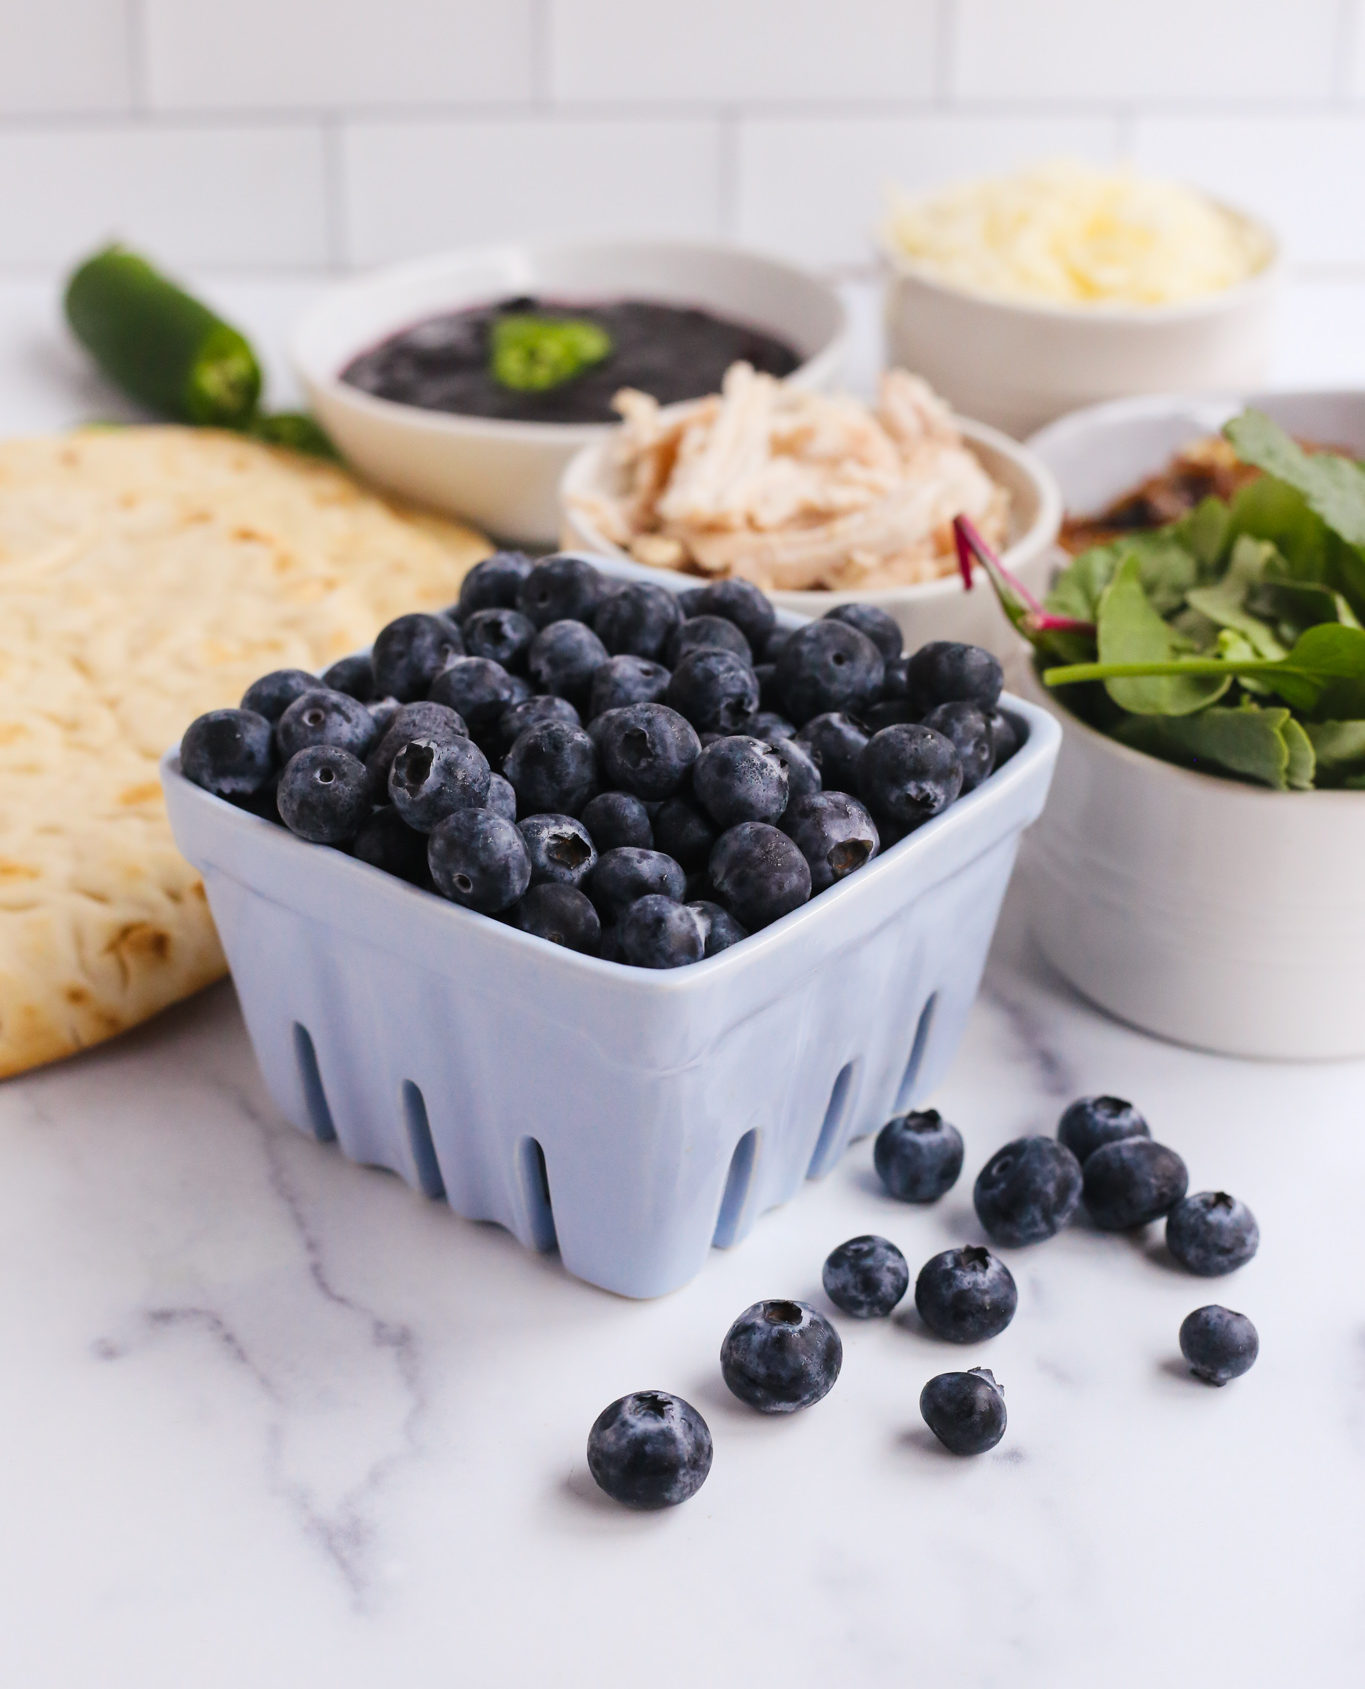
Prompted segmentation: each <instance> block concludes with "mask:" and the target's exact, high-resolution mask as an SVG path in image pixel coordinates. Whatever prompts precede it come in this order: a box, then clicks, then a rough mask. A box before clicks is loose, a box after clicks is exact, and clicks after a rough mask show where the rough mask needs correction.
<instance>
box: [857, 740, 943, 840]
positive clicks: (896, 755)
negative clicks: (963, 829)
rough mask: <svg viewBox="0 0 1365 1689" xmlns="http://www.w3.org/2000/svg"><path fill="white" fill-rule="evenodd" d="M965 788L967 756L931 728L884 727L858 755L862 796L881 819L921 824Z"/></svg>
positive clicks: (859, 791)
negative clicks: (963, 777) (963, 781)
mask: <svg viewBox="0 0 1365 1689" xmlns="http://www.w3.org/2000/svg"><path fill="white" fill-rule="evenodd" d="M961 790H962V760H961V758H960V757H959V756H958V754H957V748H956V746H955V745H954V744H953V743H952V741H951V740H949V739H945V738H944V737H943V735H942V734H941V733H935V732H934V730H933V728H931V727H915V726H911V725H909V724H906V725H904V726H901V727H883V728H882V730H881V731H880V732H879V733H874V734H873V736H872V737H871V738H870V739H869V740H868V742H867V749H866V750H865V751H864V752H863V754H862V756H861V757H860V758H859V759H858V795H859V796H860V797H861V798H862V800H863V802H864V803H865V804H866V805H867V807H868V808H869V809H870V810H871V811H872V813H873V814H874V815H875V816H876V817H877V819H878V820H879V821H880V820H882V818H883V817H885V818H886V819H888V820H891V821H899V822H900V823H901V824H902V826H905V827H918V826H919V825H920V824H921V823H922V822H925V821H928V820H929V819H930V818H931V817H932V816H935V815H938V814H939V813H940V812H941V811H942V810H945V809H947V807H948V805H949V804H950V803H952V802H953V801H954V800H955V799H956V798H957V795H958V793H959V792H960V791H961Z"/></svg>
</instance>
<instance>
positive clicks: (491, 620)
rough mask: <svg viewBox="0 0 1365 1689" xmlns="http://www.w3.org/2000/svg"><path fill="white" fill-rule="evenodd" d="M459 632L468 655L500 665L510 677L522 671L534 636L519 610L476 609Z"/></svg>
mask: <svg viewBox="0 0 1365 1689" xmlns="http://www.w3.org/2000/svg"><path fill="white" fill-rule="evenodd" d="M461 632H462V633H463V634H464V648H465V651H466V653H467V654H468V655H469V656H471V657H487V658H488V659H489V660H490V661H491V662H494V663H500V664H501V665H502V667H503V668H505V669H506V670H507V671H508V672H509V674H521V673H524V672H525V669H526V654H527V652H528V651H529V650H530V649H531V641H532V640H533V639H534V638H535V637H536V628H535V623H534V622H531V621H528V620H527V619H526V617H525V616H523V615H522V613H521V611H520V610H506V609H502V608H500V607H499V608H494V609H489V610H475V611H474V613H473V615H471V616H466V617H465V620H464V623H463V625H462V627H461Z"/></svg>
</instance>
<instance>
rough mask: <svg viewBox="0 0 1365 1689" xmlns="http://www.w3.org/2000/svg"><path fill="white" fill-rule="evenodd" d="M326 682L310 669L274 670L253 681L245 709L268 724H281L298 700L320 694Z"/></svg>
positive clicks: (244, 698)
mask: <svg viewBox="0 0 1365 1689" xmlns="http://www.w3.org/2000/svg"><path fill="white" fill-rule="evenodd" d="M322 685H323V682H322V681H320V680H319V679H318V677H317V676H316V675H315V674H309V673H308V671H307V670H306V669H272V670H271V671H270V673H269V674H263V675H262V676H261V678H260V679H259V680H253V681H252V683H251V685H250V686H248V687H247V689H246V691H245V692H243V694H242V706H241V707H242V708H243V709H244V710H254V711H255V713H256V714H257V715H263V716H264V717H265V719H266V720H267V721H278V720H279V719H280V717H281V716H282V715H283V714H284V712H285V711H286V710H287V709H288V708H289V706H290V705H291V704H292V703H293V702H294V700H295V698H302V696H303V695H304V693H305V692H316V691H317V690H318V688H319V687H320V686H322Z"/></svg>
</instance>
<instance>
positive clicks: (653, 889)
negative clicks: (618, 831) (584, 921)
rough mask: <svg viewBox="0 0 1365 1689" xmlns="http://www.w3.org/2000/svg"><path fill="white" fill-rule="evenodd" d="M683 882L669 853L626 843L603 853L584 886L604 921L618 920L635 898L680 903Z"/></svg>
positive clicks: (679, 869)
mask: <svg viewBox="0 0 1365 1689" xmlns="http://www.w3.org/2000/svg"><path fill="white" fill-rule="evenodd" d="M685 884H686V876H685V875H684V874H683V871H682V869H681V868H680V867H679V866H678V864H677V863H676V862H675V861H674V860H673V858H672V857H671V856H665V855H664V854H663V852H662V851H658V850H634V849H632V848H631V847H630V846H628V845H626V846H621V847H620V848H618V849H616V850H604V851H603V852H602V854H601V856H599V857H598V858H597V863H596V866H595V867H594V868H593V871H592V872H591V873H590V874H589V875H588V877H587V880H586V881H585V883H584V886H583V889H584V891H586V892H587V894H588V896H589V897H590V898H591V899H592V900H593V903H594V904H595V905H596V906H597V913H598V914H599V915H600V916H601V917H602V920H603V923H604V924H605V923H607V922H615V921H617V920H619V919H620V918H621V916H622V915H624V914H625V912H626V910H627V909H628V908H629V907H630V905H631V904H632V903H634V902H635V901H636V900H637V898H641V897H653V896H660V897H668V898H671V899H672V900H673V901H674V902H675V903H681V902H682V895H683V889H684V886H685Z"/></svg>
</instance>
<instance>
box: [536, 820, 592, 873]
mask: <svg viewBox="0 0 1365 1689" xmlns="http://www.w3.org/2000/svg"><path fill="white" fill-rule="evenodd" d="M519 825H520V829H521V836H522V838H523V839H524V840H525V841H526V853H527V855H528V856H529V857H530V858H531V884H532V885H533V886H536V885H540V884H542V883H543V882H545V881H554V882H555V883H557V884H559V885H564V886H577V885H581V884H582V883H583V881H584V879H585V878H586V877H587V875H588V874H589V873H590V872H591V871H592V869H593V868H594V867H595V866H596V864H597V852H596V850H595V849H594V848H593V842H592V839H591V838H590V837H589V836H588V830H587V828H586V827H585V826H584V825H583V823H582V822H581V821H575V820H574V818H573V817H572V816H571V815H528V816H527V817H526V819H525V820H524V821H522V822H521V823H519Z"/></svg>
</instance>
